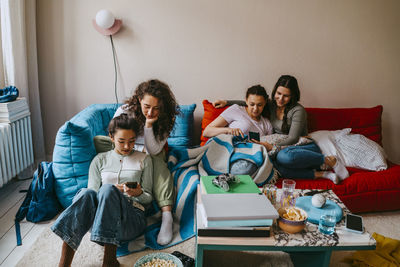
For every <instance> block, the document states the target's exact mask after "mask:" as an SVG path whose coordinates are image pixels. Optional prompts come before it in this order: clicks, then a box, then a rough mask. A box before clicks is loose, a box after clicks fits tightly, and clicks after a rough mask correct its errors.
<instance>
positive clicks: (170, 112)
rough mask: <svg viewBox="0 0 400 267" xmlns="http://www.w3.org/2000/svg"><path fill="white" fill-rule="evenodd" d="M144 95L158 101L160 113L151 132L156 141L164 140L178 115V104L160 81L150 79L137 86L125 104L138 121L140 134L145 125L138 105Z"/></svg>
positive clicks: (168, 89)
mask: <svg viewBox="0 0 400 267" xmlns="http://www.w3.org/2000/svg"><path fill="white" fill-rule="evenodd" d="M145 95H151V96H153V97H155V98H157V99H158V100H159V108H160V113H159V115H158V120H157V121H156V122H155V123H154V124H153V131H154V136H155V137H156V139H157V140H159V141H161V140H164V139H166V138H167V137H168V136H169V134H170V132H171V131H172V128H173V127H174V123H175V117H176V116H177V115H179V114H180V110H179V106H178V103H177V102H176V100H175V96H174V94H173V93H172V91H171V89H170V88H169V86H168V85H167V84H166V83H164V82H162V81H160V80H157V79H152V80H148V81H146V82H142V83H141V84H139V85H138V87H137V88H136V90H135V92H134V93H133V95H132V96H131V97H130V98H129V99H128V100H127V101H126V102H125V103H126V104H128V107H127V110H129V111H130V112H132V113H133V115H134V116H135V118H136V120H137V121H138V123H139V129H140V133H142V131H143V128H144V125H145V123H146V117H145V116H144V115H143V112H142V108H141V105H140V101H141V100H142V99H143V97H144V96H145Z"/></svg>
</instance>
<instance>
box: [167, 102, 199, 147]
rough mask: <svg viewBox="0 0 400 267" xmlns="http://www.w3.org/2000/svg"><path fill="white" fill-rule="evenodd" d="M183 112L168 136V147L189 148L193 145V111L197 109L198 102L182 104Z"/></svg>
mask: <svg viewBox="0 0 400 267" xmlns="http://www.w3.org/2000/svg"><path fill="white" fill-rule="evenodd" d="M179 108H180V109H181V114H180V115H179V116H177V117H176V119H175V125H174V128H173V129H172V132H171V134H170V136H169V138H168V140H167V141H168V147H169V148H170V149H174V148H188V147H191V146H192V140H193V121H194V118H193V112H194V110H195V109H196V104H191V105H180V106H179Z"/></svg>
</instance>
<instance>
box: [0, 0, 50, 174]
mask: <svg viewBox="0 0 400 267" xmlns="http://www.w3.org/2000/svg"><path fill="white" fill-rule="evenodd" d="M0 26H1V42H0V43H1V53H0V56H1V57H2V58H1V63H0V71H1V74H0V86H2V87H4V86H8V85H14V86H15V87H17V88H18V89H19V92H20V96H23V97H25V98H26V99H27V101H28V103H29V108H30V112H31V125H32V139H33V140H32V141H33V149H34V156H35V162H36V163H37V162H39V161H42V160H45V157H46V153H45V145H44V138H43V124H42V116H41V110H40V97H39V81H38V65H37V46H36V0H27V1H25V0H0ZM34 165H35V166H36V164H34Z"/></svg>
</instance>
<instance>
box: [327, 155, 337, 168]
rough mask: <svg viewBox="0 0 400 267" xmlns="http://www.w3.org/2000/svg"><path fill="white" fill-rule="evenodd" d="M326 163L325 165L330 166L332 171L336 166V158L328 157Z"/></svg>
mask: <svg viewBox="0 0 400 267" xmlns="http://www.w3.org/2000/svg"><path fill="white" fill-rule="evenodd" d="M324 161H325V164H326V165H328V166H329V167H330V168H331V169H333V166H335V165H336V157H335V156H326V157H325V160H324Z"/></svg>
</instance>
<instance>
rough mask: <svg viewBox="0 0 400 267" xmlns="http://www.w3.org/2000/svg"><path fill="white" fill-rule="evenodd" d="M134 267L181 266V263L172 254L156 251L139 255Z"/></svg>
mask: <svg viewBox="0 0 400 267" xmlns="http://www.w3.org/2000/svg"><path fill="white" fill-rule="evenodd" d="M134 267H183V264H182V262H181V260H180V259H178V258H177V257H175V256H174V255H172V254H169V253H164V252H157V253H150V254H147V255H144V256H142V257H140V258H139V259H138V260H137V261H136V263H135V266H134Z"/></svg>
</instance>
